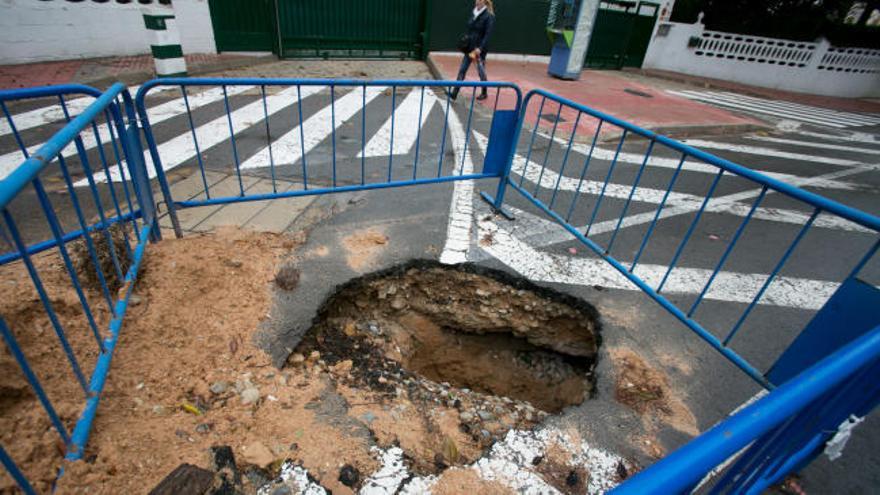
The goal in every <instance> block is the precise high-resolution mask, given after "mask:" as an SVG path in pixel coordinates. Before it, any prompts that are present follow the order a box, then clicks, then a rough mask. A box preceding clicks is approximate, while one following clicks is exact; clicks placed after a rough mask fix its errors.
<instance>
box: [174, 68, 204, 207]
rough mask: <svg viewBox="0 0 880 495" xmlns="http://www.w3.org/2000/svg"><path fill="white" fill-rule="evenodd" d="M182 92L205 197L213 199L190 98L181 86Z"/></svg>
mask: <svg viewBox="0 0 880 495" xmlns="http://www.w3.org/2000/svg"><path fill="white" fill-rule="evenodd" d="M180 92H181V93H183V104H184V105H185V106H186V118H187V120H188V121H189V130H190V133H191V134H192V138H193V145H194V146H195V149H196V160H198V162H199V172H200V173H201V174H202V185H204V186H205V197H206V198H207V199H211V192H210V191H209V189H210V188H209V187H208V177H207V176H206V175H205V164H204V162H203V161H202V150H200V149H199V138H198V136H196V126H195V125H194V124H193V118H192V110H191V109H190V107H189V96H188V95H187V93H186V86H184V85H183V84H181V85H180Z"/></svg>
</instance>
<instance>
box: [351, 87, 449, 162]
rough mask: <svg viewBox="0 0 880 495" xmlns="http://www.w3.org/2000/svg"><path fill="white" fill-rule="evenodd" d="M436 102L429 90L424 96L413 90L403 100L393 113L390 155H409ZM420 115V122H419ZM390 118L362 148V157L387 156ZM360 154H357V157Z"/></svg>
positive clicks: (389, 138)
mask: <svg viewBox="0 0 880 495" xmlns="http://www.w3.org/2000/svg"><path fill="white" fill-rule="evenodd" d="M436 102H437V97H436V96H435V95H434V92H433V91H431V90H430V89H426V90H425V92H424V95H423V94H422V92H421V91H417V90H413V91H410V92H409V94H408V95H407V96H406V98H404V100H403V103H401V104H400V107H399V108H398V109H396V110H395V112H394V135H393V143H394V149H393V151H392V152H391V154H392V155H404V154H406V153H409V151H410V150H411V149H412V147H413V146H414V145H415V143H416V138H417V137H418V136H419V130H420V129H421V128H422V127H424V126H425V122H426V121H427V120H428V114H429V113H430V112H431V109H432V108H433V107H434V104H435V103H436ZM419 115H421V120H419ZM391 123H392V122H391V116H389V117H388V120H386V121H385V123H384V124H383V125H382V128H381V129H379V132H377V133H376V134H375V135H374V136H373V138H372V139H370V142H368V143H367V145H366V146H365V148H364V153H363V155H364V156H367V157H373V156H387V155H388V149H389V146H391V143H392V134H391V130H392V126H391ZM360 156H361V154H360V153H358V157H360Z"/></svg>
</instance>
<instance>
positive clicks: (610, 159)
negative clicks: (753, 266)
mask: <svg viewBox="0 0 880 495" xmlns="http://www.w3.org/2000/svg"><path fill="white" fill-rule="evenodd" d="M536 106H537V107H538V110H537V112H534V111H533V110H534V107H536ZM547 107H550V108H547ZM547 111H549V114H550V115H552V114H554V113H555V114H556V118H555V120H554V121H553V125H552V128H551V129H550V130H549V134H548V133H547V132H546V130H545V131H541V130H540V120H541V118H542V115H548V113H547ZM554 111H555V112H554ZM563 112H565V113H566V114H567V116H566V117H565V118H564V119H561V118H560V116H561V115H562V113H563ZM533 115H534V117H531V116H533ZM527 116H528V118H529V119H532V118H533V119H534V122H531V121H529V122H526V121H525V120H526V117H527ZM587 119H592V121H591V122H590V124H594V125H592V126H591V127H590V132H589V133H586V134H587V135H588V137H590V135H591V139H589V140H587V142H589V143H590V144H589V146H588V148H586V149H582V150H581V151H582V152H583V153H584V154H585V155H586V158H585V159H584V160H582V165H579V169H577V170H575V173H574V175H573V178H574V179H573V180H576V181H577V187H576V188H575V190H574V191H569V193H570V196H571V199H570V203H569V204H568V207H567V208H561V209H560V207H559V201H558V200H559V195H560V184H561V181H562V178H563V175H564V173H565V169H566V167H567V166H568V164H569V163H570V162H571V159H570V156H571V154H572V148H573V146H574V143H575V138H576V135H577V134H578V133H584V127H583V125H582V124H584V123H585V121H586V120H587ZM563 120H564V121H566V122H572V121H574V125H573V126H572V128H571V131H570V134H566V135H565V136H564V137H563V138H559V137H557V132H558V124H559V123H560V122H561V121H563ZM526 128H527V129H526ZM609 128H613V129H614V130H615V131H616V133H615V134H614V136H616V137H614V138H613V139H614V140H615V141H616V145H615V147H614V150H613V151H611V150H608V152H606V153H605V155H604V162H606V164H607V165H605V164H603V165H601V166H607V171H602V173H601V174H600V176H599V177H597V180H594V181H590V180H588V173H590V172H593V170H591V162H592V165H593V167H592V169H596V168H597V167H599V168H601V166H600V165H597V164H596V163H597V162H599V161H601V160H599V159H598V158H596V154H597V151H598V150H599V146H598V145H597V143H598V142H599V137H600V135H601V133H602V132H603V131H605V132H606V133H607V132H608V131H609V130H610V129H609ZM524 129H525V131H524ZM518 132H520V133H522V132H526V133H527V134H525V135H517V137H516V139H515V141H516V143H517V145H518V146H519V145H521V147H525V150H524V151H523V152H521V153H519V154H517V155H516V158H515V159H514V163H515V166H512V168H511V171H509V172H508V173H507V175H506V176H505V177H504V180H503V181H502V183H501V184H500V185H499V189H498V191H497V192H496V195H495V197H494V198H492V197H489V196H488V195H485V196H486V197H487V199H488V200H489V201H490V202H492V203H493V204H494V206H495V207H496V209H499V210H503V201H504V189H505V188H506V186H507V185H509V186H510V187H512V188H513V189H514V190H516V191H518V192H519V193H521V194H522V196H524V197H525V198H526V199H527V200H528V201H529V202H531V203H532V204H533V205H535V206H536V207H538V208H539V209H540V210H541V211H542V212H543V213H545V214H547V215H549V216H550V217H551V218H552V219H553V220H555V221H556V222H558V223H559V224H561V225H562V227H563V228H565V229H566V230H567V231H569V232H570V233H571V234H572V235H573V236H574V237H575V238H576V239H577V240H579V241H580V242H581V243H583V244H584V245H586V246H587V247H589V248H590V249H591V250H592V251H593V252H594V253H596V254H597V255H599V256H601V257H602V258H603V259H605V261H607V262H608V263H609V264H610V265H611V266H613V267H614V268H615V269H616V270H617V271H618V272H620V273H621V274H622V275H624V276H625V277H626V278H627V279H629V280H630V281H631V282H632V283H633V284H635V285H636V286H638V287H639V289H641V290H642V291H644V292H645V293H646V294H648V295H649V296H650V297H651V298H652V299H654V300H655V301H656V302H657V303H658V304H660V305H661V306H662V307H663V308H664V309H665V310H667V311H668V312H669V313H670V314H672V315H673V316H674V317H676V318H677V319H678V320H679V321H680V322H682V323H683V324H684V325H685V326H687V327H688V328H689V329H690V330H692V331H693V332H695V333H696V334H697V335H698V336H700V337H701V338H702V339H703V340H704V341H706V342H707V343H708V344H709V345H711V346H712V347H713V348H714V349H715V350H717V351H718V352H719V353H721V354H722V355H724V356H725V357H726V358H727V359H728V360H730V361H731V362H732V363H734V364H735V365H736V366H737V367H739V368H740V369H741V370H743V371H744V372H745V373H746V374H748V375H749V376H750V377H751V378H752V379H754V380H755V381H756V382H758V383H759V384H761V385H762V386H764V387H765V388H773V387H774V384H773V383H771V382H770V381H768V380H767V379H766V377H765V376H764V373H762V372H761V371H759V369H758V368H757V367H756V366H754V365H753V364H752V363H750V362H749V361H748V360H747V359H745V358H744V357H742V356H741V355H740V354H739V353H737V352H736V351H734V350H733V349H731V347H730V346H729V344H730V342H731V340H732V339H733V337H734V336H736V334H737V332H738V331H739V330H740V328H741V327H742V325H743V323H744V322H745V320H746V318H747V317H748V316H749V314H750V313H751V312H752V311H753V310H754V308H755V307H756V305H757V304H758V302H759V301H760V300H761V298H762V297H763V296H764V294H765V293H766V291H767V289H768V288H769V287H770V286H771V284H772V283H773V281H774V279H775V278H776V277H777V275H778V274H779V272H780V271H781V270H782V269H783V267H784V265H785V263H786V261H788V259H789V258H790V257H791V255H792V254H793V252H794V250H795V248H796V247H797V246H798V244H799V243H800V242H801V241H802V239H803V238H804V236H805V235H806V233H807V232H808V231H809V230H810V228H811V226H812V225H813V224H814V223H815V222H816V218H817V217H818V215H819V214H820V213H822V214H825V215H835V216H837V217H840V218H843V219H845V220H848V221H850V222H853V223H855V224H857V225H859V226H861V227H863V228H864V229H866V230H867V231H869V232H872V233H874V234H876V233H877V232H880V218H878V217H875V216H873V215H870V214H868V213H865V212H862V211H859V210H856V209H854V208H851V207H849V206H846V205H843V204H840V203H838V202H835V201H832V200H830V199H828V198H825V197H822V196H819V195H817V194H815V193H812V192H809V191H806V190H804V189H801V188H798V187H794V186H792V185H790V184H787V183H785V182H782V181H781V180H777V179H774V178H772V177H769V176H767V175H765V174H762V173H759V172H756V171H754V170H751V169H748V168H746V167H743V166H741V165H738V164H735V163H733V162H730V161H728V160H724V159H722V158H719V157H716V156H714V155H711V154H709V153H706V152H704V151H701V150H698V149H696V148H693V147H691V146H688V145H685V144H683V143H679V142H677V141H674V140H671V139H669V138H667V137H664V136H661V135H658V134H656V133H654V132H651V131H649V130H646V129H643V128H640V127H638V126H635V125H633V124H630V123H628V122H625V121H622V120H620V119H618V118H615V117H613V116H610V115H607V114H605V113H602V112H599V111H596V110H594V109H591V108H589V107H586V106H583V105H580V104H578V103H575V102H573V101H571V100H568V99H565V98H562V97H559V96H556V95H553V94H551V93H548V92H546V91H543V90H534V91H531V92H529V93H528V94H527V95H526V97H525V100H524V103H523V122H522V124H521V125H520V126H519V127H518ZM538 136H541V138H542V141H541V142H540V145H541V146H546V151H543V150H542V151H543V153H538V154H537V155H536V154H535V152H534V149H535V142H536V138H537V137H538ZM633 136H636V137H638V138H643V139H646V140H647V144H646V145H645V152H644V153H643V154H640V153H636V154H635V155H634V154H632V153H629V154H628V155H627V156H626V158H627V161H628V162H630V163H632V164H633V165H637V166H638V169H637V171H636V173H635V177H634V178H633V179H631V182H629V183H624V184H612V177H614V176H615V172H619V169H620V168H622V167H623V165H621V161H622V160H621V157H622V156H623V155H624V154H626V153H625V152H623V149H624V146H625V145H626V144H627V143H628V141H627V139H628V138H629V139H630V141H632V137H633ZM545 143H546V144H545ZM554 146H556V147H557V151H558V152H557V153H556V155H557V158H559V159H557V160H556V161H555V162H554V161H552V160H550V161H549V162H548V159H549V157H550V156H551V149H552V148H553V147H554ZM582 148H583V147H582ZM661 148H665V150H666V151H674V152H676V153H678V155H677V156H678V158H676V160H677V166H675V167H674V172H673V173H672V177H671V179H670V180H669V181H668V185H667V186H666V187H665V189H658V190H653V191H654V192H655V193H657V194H662V199H660V201H659V202H658V205H657V208H656V210H655V213H654V215H653V218H652V219H651V221H650V222H649V223H648V227H647V231H646V232H645V234H644V236H643V237H642V240H641V242H640V243H639V244H638V249H637V251H636V252H635V255H634V257H633V259H632V261H631V262H630V263H624V262H622V261H621V260H619V259H618V258H617V257H615V256H613V255H612V254H611V253H612V250H613V248H614V245H615V241H616V240H617V239H618V234H619V233H620V231H621V228H622V227H623V225H624V221H625V220H626V219H627V218H628V217H627V213H628V211H629V208H630V207H631V205H632V204H633V203H634V198H635V197H636V193H637V191H638V190H639V188H640V181H641V180H642V179H643V177H644V175H645V171H646V169H647V168H648V167H649V166H651V167H652V168H653V166H654V165H656V162H655V160H656V159H657V158H656V156H655V155H656V154H657V152H658V150H661ZM523 155H524V156H523ZM541 155H542V156H541ZM560 155H561V156H560ZM636 157H638V159H636ZM533 158H534V159H533ZM535 160H541V161H540V162H536V161H535ZM667 160H668V159H667ZM689 161H696V162H698V163H699V165H700V166H701V167H702V168H701V169H700V170H701V171H704V172H711V169H714V170H715V173H714V174H710V175H713V177H712V179H711V183H710V185H709V187H708V190H707V191H706V193H705V195H704V196H703V197H699V196H692V197H693V198H694V199H695V200H698V201H697V202H694V201H692V204H691V205H690V206H688V207H687V208H683V209H681V208H680V211H679V212H678V213H687V214H693V215H694V218H693V220H692V221H691V222H690V224H689V227H688V229H687V232H686V233H685V234H684V235H683V236H682V237H681V239H680V242H679V244H678V246H677V248H676V249H675V250H674V254H673V255H672V259H671V261H670V262H669V265H668V269H667V270H666V272H665V274H664V275H663V276H662V278H661V279H660V280H659V281H658V282H659V283H656V282H655V283H654V284H651V283H648V281H646V280H644V279H643V278H642V277H640V276H638V274H637V267H638V266H639V262H640V261H641V258H642V257H643V255H644V253H645V251H646V248H647V247H648V245H649V243H650V240H651V238H652V236H656V233H657V232H656V229H657V228H658V225H659V224H660V221H661V220H663V218H664V217H663V212H664V209H671V208H670V207H669V203H670V197H671V196H672V195H673V194H675V193H673V189H674V188H675V187H676V185H677V181H679V182H680V181H681V177H682V175H683V173H685V171H691V170H693V169H694V168H695V167H694V164H692V163H688V162H689ZM707 166H708V168H709V170H705V169H706V167H707ZM530 167H531V174H530ZM554 167H557V168H556V169H554ZM569 168H570V166H569ZM616 169H617V170H616ZM536 170H537V171H538V172H535V171H536ZM602 170H604V169H602ZM511 172H512V173H513V174H514V175H519V177H518V180H513V179H511ZM548 174H551V175H552V174H555V175H556V179H555V183H553V184H550V185H546V186H545V184H544V182H545V181H544V176H545V175H548ZM725 174H726V175H727V176H730V177H736V178H739V179H745V180H747V181H748V182H750V183H752V184H754V185H757V186H758V187H760V191H758V192H756V193H755V194H751V195H745V196H744V197H743V198H738V199H753V202H752V203H751V205H750V207H748V208H746V209H747V210H748V212H747V213H745V214H744V215H743V220H742V222H741V223H740V225H739V226H738V228H737V230H736V232H735V233H734V234H733V237H732V239H731V241H730V242H729V243H728V245H727V248H726V249H725V251H724V253H723V254H722V255H721V256H720V259H719V260H718V262H717V264H716V265H715V267H714V269H713V270H712V272H711V275H710V276H709V278H708V280H707V281H706V283H705V285H703V288H702V290H701V292H700V293H699V296H698V297H697V298H696V300H695V301H694V302H693V303H692V305H690V306H689V307H679V306H678V305H676V304H675V303H673V302H672V301H671V300H670V299H669V298H668V297H666V296H664V295H662V290H663V289H664V286H665V285H666V283H667V282H668V281H669V280H670V277H671V276H672V275H673V274H674V270H675V268H676V266H677V263H678V262H679V261H680V258H681V256H682V253H683V251H684V250H685V248H686V246H687V244H688V241H689V240H690V238H691V237H692V236H693V234H694V230H695V228H696V226H697V225H698V224H699V223H700V220H701V216H702V215H703V213H704V212H705V211H706V210H707V206H710V205H712V204H714V203H713V201H714V200H713V199H712V196H713V193H714V192H715V191H716V190H717V188H718V186H719V183H720V182H721V180H722V178H723V177H724V176H725ZM535 175H537V178H535ZM527 177H528V178H529V182H534V183H535V186H534V188H533V189H532V188H527V187H526V185H525V181H526V178H527ZM628 180H629V179H628ZM585 185H590V186H593V189H596V190H598V193H596V191H593V192H592V193H591V192H589V191H587V189H588V188H587V187H585ZM609 185H611V186H612V187H617V188H626V189H628V193H626V194H622V195H621V194H619V193H618V195H617V199H620V200H624V203H623V205H622V207H621V208H620V215H619V216H618V217H613V219H609V220H607V222H612V221H613V224H612V225H613V227H609V228H608V230H610V232H611V234H610V239H609V240H608V242H607V244H606V245H604V246H602V245H600V244H599V243H598V242H597V241H596V240H595V239H594V238H592V237H591V236H590V231H591V229H592V227H593V226H594V225H595V222H596V219H597V214H598V213H599V211H601V210H602V208H603V206H605V205H604V204H603V200H606V199H607V198H608V194H607V193H608V191H609V189H610V188H609ZM642 187H643V188H644V186H642ZM542 190H549V191H552V194H551V196H550V198H549V200H547V199H543V200H542V199H541V198H540V197H539V196H540V194H541V191H542ZM771 192H775V193H780V194H782V195H784V196H786V197H788V198H791V199H793V200H797V201H799V202H801V203H803V204H804V205H805V206H807V207H808V208H809V209H812V212H805V215H804V217H803V218H804V219H805V222H804V223H803V225H802V226H801V229H800V231H799V232H798V234H797V236H796V237H795V238H794V240H793V241H792V242H791V243H790V244H789V246H788V247H787V249H786V250H785V252H784V253H783V255H782V257H781V258H780V259H779V261H778V262H777V264H776V265H775V267H774V269H773V270H772V272H771V273H770V275H769V276H768V277H767V279H766V281H765V282H764V283H763V284H762V286H761V287H760V289H759V290H758V292H757V294H756V295H755V297H754V298H753V299H752V300H751V302H750V303H749V304H748V305H747V307H746V308H745V309H744V310H743V312H742V314H741V317H740V318H739V319H738V320H737V321H736V323H735V324H734V325H733V327H732V328H731V329H730V330H729V332H728V333H727V334H726V335H725V336H723V337H720V338H719V337H716V336H715V335H714V334H713V333H712V332H711V331H710V330H708V329H707V328H705V327H704V326H703V325H701V324H700V323H699V322H697V321H696V320H695V318H694V313H695V311H696V310H697V308H698V307H699V305H700V303H701V302H702V301H703V300H704V298H705V297H706V295H707V293H708V292H709V291H710V290H711V287H712V285H713V283H715V282H716V281H717V276H718V274H719V272H720V271H721V269H722V268H723V267H724V265H725V263H726V262H727V261H728V259H729V256H730V254H731V252H732V251H733V250H734V246H736V244H737V243H738V242H739V240H740V239H741V236H742V234H743V232H744V231H745V230H746V228H747V226H748V225H749V223H750V222H751V220H752V219H753V218H754V217H755V213H756V211H759V207H760V205H761V203H762V201H764V199H765V198H766V197H767V195H768V194H769V193H771ZM591 195H595V196H596V199H595V201H594V202H593V203H592V209H591V211H589V212H584V213H587V214H586V217H587V218H588V221H587V223H586V225H585V226H582V227H577V226H575V225H573V224H572V223H571V219H572V216H573V214H574V213H575V210H576V208H578V207H580V208H583V205H580V204H578V201H579V200H580V201H587V199H585V198H587V197H588V196H591ZM606 203H607V201H606ZM875 253H876V245H875V246H874V248H872V249H870V248H869V249H868V250H867V253H866V254H865V255H864V258H862V259H861V261H860V262H858V263H854V265H856V266H857V268H856V270H855V271H854V272H853V273H851V274H850V277H853V276H855V275H856V274H857V271H858V269H860V268H861V267H862V266H864V264H865V263H866V262H867V260H868V259H870V258H872V257H873V255H874V254H875Z"/></svg>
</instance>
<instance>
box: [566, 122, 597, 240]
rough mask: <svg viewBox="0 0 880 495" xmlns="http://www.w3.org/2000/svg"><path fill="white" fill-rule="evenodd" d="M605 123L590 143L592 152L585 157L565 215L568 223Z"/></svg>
mask: <svg viewBox="0 0 880 495" xmlns="http://www.w3.org/2000/svg"><path fill="white" fill-rule="evenodd" d="M604 123H605V121H603V120H600V121H599V125H597V126H596V133H595V134H593V144H591V145H590V153H589V154H588V155H587V158H586V159H584V167H583V168H582V169H581V177H580V178H579V179H578V185H577V187H576V188H575V191H574V195H573V196H572V198H571V204H570V205H569V206H568V213H567V214H566V215H565V222H566V223H568V221H569V220H571V214H572V213H574V207H575V205H576V204H577V200H578V198H579V197H580V195H581V186H582V185H583V184H584V177H586V176H587V171H588V170H589V169H590V161H591V160H592V159H593V151H594V150H595V149H596V141H597V140H598V139H599V133H600V132H602V124H604Z"/></svg>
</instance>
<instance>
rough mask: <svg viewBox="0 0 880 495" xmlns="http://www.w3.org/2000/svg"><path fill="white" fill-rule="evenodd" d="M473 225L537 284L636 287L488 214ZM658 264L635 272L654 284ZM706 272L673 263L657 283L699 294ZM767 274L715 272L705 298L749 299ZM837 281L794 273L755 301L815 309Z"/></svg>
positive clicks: (600, 262)
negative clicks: (530, 239) (547, 248)
mask: <svg viewBox="0 0 880 495" xmlns="http://www.w3.org/2000/svg"><path fill="white" fill-rule="evenodd" d="M488 218H489V219H488V220H480V221H478V223H477V225H478V228H479V237H480V238H482V237H484V236H486V235H488V236H489V237H491V239H492V243H491V244H489V245H487V246H481V248H482V249H484V250H485V251H487V252H489V253H490V254H492V255H493V256H494V257H495V258H497V259H498V260H499V261H500V262H502V263H504V264H505V265H507V266H509V267H510V268H512V269H513V270H515V271H517V272H518V273H520V274H521V275H522V276H524V277H526V278H528V279H529V280H532V281H537V282H553V283H561V284H574V285H600V286H602V287H606V288H612V289H624V290H641V289H639V288H638V287H637V286H636V285H635V284H633V283H632V282H631V281H630V280H629V279H627V278H626V277H624V276H623V275H622V274H621V273H620V272H618V271H617V270H616V269H614V268H613V267H612V266H611V265H610V264H608V262H606V261H605V260H604V259H601V258H574V257H568V256H561V255H556V254H551V253H545V252H541V251H538V250H536V249H534V248H533V247H532V246H529V245H528V244H526V243H525V242H522V241H521V240H519V239H517V238H515V237H513V236H512V235H511V234H510V233H509V232H508V231H507V230H505V229H503V228H502V227H500V226H499V225H498V224H496V223H495V222H494V220H492V217H488ZM667 268H668V267H666V266H663V265H648V264H642V265H638V266H636V270H635V275H636V276H637V277H639V278H641V279H642V280H644V281H645V282H646V283H647V284H648V285H650V286H652V287H656V286H657V285H658V284H659V283H660V281H661V280H662V279H663V276H664V274H665V273H666V271H667ZM711 274H712V270H706V269H701V268H680V267H677V268H676V269H675V270H673V271H672V273H671V274H670V275H669V279H668V280H667V281H666V285H664V287H663V293H665V294H699V293H700V291H702V290H703V286H704V285H705V284H706V282H707V281H708V279H709V277H710V276H711ZM767 277H768V275H767V274H758V273H738V272H726V271H722V272H719V273H718V275H717V276H716V278H715V281H714V282H713V283H712V286H711V287H710V288H709V290H708V291H707V292H706V295H705V298H706V299H711V300H716V301H727V302H736V303H750V302H751V301H752V299H753V298H754V296H755V294H757V292H758V290H760V288H761V286H762V285H763V284H764V282H765V281H766V280H767ZM838 285H839V284H837V283H834V282H825V281H820V280H810V279H804V278H795V277H780V276H777V277H776V278H774V280H773V282H772V283H771V284H770V286H769V287H768V288H767V290H766V292H765V293H764V296H763V297H762V298H761V301H760V302H759V304H764V305H772V306H782V307H788V308H799V309H811V310H816V309H819V308H821V307H822V305H823V304H825V301H827V300H828V298H829V297H831V295H832V294H833V293H834V291H835V290H837V287H838Z"/></svg>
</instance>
